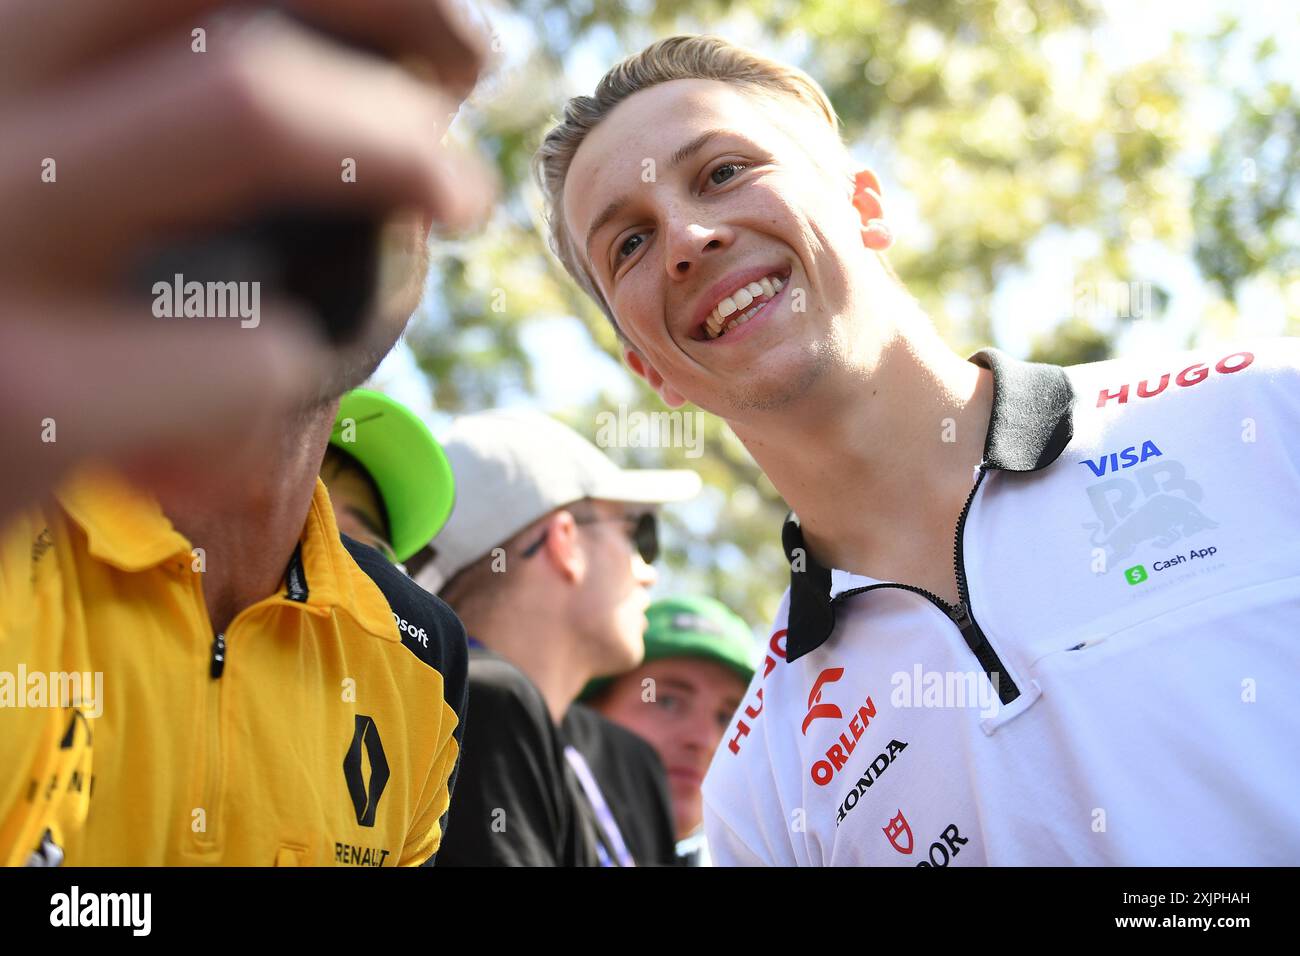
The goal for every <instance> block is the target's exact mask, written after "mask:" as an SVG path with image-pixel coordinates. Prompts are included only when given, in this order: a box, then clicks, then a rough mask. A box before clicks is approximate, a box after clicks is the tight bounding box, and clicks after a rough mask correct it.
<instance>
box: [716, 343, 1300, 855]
mask: <svg viewBox="0 0 1300 956" xmlns="http://www.w3.org/2000/svg"><path fill="white" fill-rule="evenodd" d="M971 361H974V362H976V363H978V364H980V365H983V366H986V367H988V368H990V369H991V370H992V372H993V376H994V398H993V408H992V415H991V418H990V422H989V434H988V440H987V442H986V445H985V450H984V461H983V463H982V464H981V466H980V467H979V469H977V471H976V476H975V477H976V481H975V483H974V488H973V492H972V496H971V498H970V501H969V503H968V505H967V509H966V512H965V513H964V515H963V520H962V522H961V523H959V526H958V528H957V530H956V540H955V549H954V550H955V551H956V562H955V563H956V565H957V568H956V570H957V574H958V582H959V589H960V591H961V594H962V597H963V601H962V606H961V607H957V608H953V607H950V606H948V605H946V603H945V602H943V601H942V600H941V599H939V598H937V597H935V596H933V595H927V594H924V593H920V592H919V591H917V590H916V589H911V590H909V589H906V588H905V587H904V586H900V585H899V584H893V583H887V582H881V581H877V580H874V579H871V578H867V577H863V576H862V575H859V574H853V573H850V572H848V571H843V570H838V569H828V568H824V567H822V566H820V565H818V564H817V562H816V561H815V560H814V559H813V557H812V556H811V555H808V554H807V553H806V552H805V551H803V539H802V535H801V533H800V529H799V524H798V519H797V518H796V517H794V516H793V515H792V516H791V517H790V518H789V519H788V520H787V522H786V527H785V530H784V535H783V538H784V543H785V547H786V552H787V557H788V558H789V559H790V561H791V567H792V569H793V571H792V574H791V584H790V588H789V589H788V590H787V592H786V594H785V596H784V598H783V599H782V602H781V606H780V610H779V611H778V613H777V618H776V622H775V625H774V627H773V631H772V636H771V639H770V642H769V647H768V656H767V659H766V661H765V663H764V665H763V666H762V667H760V668H759V670H758V673H757V674H756V675H755V678H754V681H753V683H752V684H751V685H750V687H749V690H748V692H747V695H746V700H745V702H744V703H742V705H741V708H740V710H739V711H738V712H737V714H736V716H735V717H734V718H733V722H732V726H731V729H730V730H729V731H728V732H727V734H726V736H725V738H724V740H723V742H722V744H721V746H720V747H719V749H718V751H717V753H716V754H715V755H714V758H713V762H712V765H711V766H710V769H709V773H708V776H707V777H706V779H705V782H704V812H705V827H706V832H707V834H708V839H709V844H710V847H711V849H712V852H713V857H714V860H715V862H716V863H718V864H720V865H729V864H731V865H734V864H774V865H796V864H798V865H805V864H811V865H817V864H829V865H871V866H948V865H958V864H960V865H978V864H999V865H1000V864H1027V865H1039V864H1083V865H1097V864H1116V865H1192V864H1197V865H1230V864H1243V865H1254V864H1269V865H1282V864H1286V865H1296V864H1300V341H1297V340H1274V341H1268V342H1262V343H1255V344H1251V345H1247V346H1244V347H1240V348H1236V347H1228V348H1213V349H1207V350H1202V351H1198V352H1192V353H1185V354H1182V355H1174V356H1167V357H1159V358H1155V359H1151V358H1142V359H1132V360H1117V361H1110V362H1101V363H1097V364H1094V365H1084V366H1077V367H1074V368H1069V369H1060V368H1057V367H1055V366H1046V365H1036V364H1030V363H1025V362H1020V361H1016V360H1014V359H1011V358H1009V357H1007V356H1006V355H1004V354H1002V353H1000V352H998V351H996V350H992V349H990V350H986V351H983V352H980V353H977V354H976V355H975V356H973V357H972V359H971ZM864 506H865V505H864ZM846 507H847V506H846ZM995 687H996V690H995Z"/></svg>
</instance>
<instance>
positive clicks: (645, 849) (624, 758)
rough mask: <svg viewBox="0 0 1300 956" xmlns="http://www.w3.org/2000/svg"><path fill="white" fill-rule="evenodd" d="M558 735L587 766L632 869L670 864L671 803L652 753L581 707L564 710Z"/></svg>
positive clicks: (626, 732) (665, 780) (672, 843)
mask: <svg viewBox="0 0 1300 956" xmlns="http://www.w3.org/2000/svg"><path fill="white" fill-rule="evenodd" d="M560 731H561V733H562V734H563V736H564V738H565V739H566V740H568V742H569V743H571V744H573V746H574V747H576V748H577V749H578V752H579V753H581V754H582V756H583V757H584V758H585V759H586V761H587V765H588V766H590V767H591V773H592V776H593V777H595V778H596V783H597V784H599V785H600V791H601V793H602V794H603V795H604V797H605V801H606V802H607V803H608V805H609V809H610V813H611V814H612V815H613V817H614V821H615V822H616V823H617V824H618V828H619V831H620V832H621V833H622V836H623V841H624V842H625V843H626V844H627V848H628V851H629V852H630V853H631V854H632V859H634V860H635V861H636V864H637V866H673V865H676V864H677V862H678V861H677V856H676V850H675V840H674V830H673V812H672V799H671V797H670V796H669V793H668V778H667V776H666V774H665V773H664V765H663V762H662V761H660V759H659V754H658V753H656V752H655V749H654V748H653V747H652V746H650V744H649V743H647V742H646V741H645V740H644V739H642V738H641V737H639V736H637V735H636V734H634V733H632V731H630V730H627V729H626V728H624V727H620V726H619V725H618V724H616V723H614V722H613V721H610V720H607V719H606V718H605V717H603V716H602V715H601V714H599V713H597V712H596V711H594V710H592V709H591V708H590V707H588V706H586V705H585V704H574V705H573V706H572V707H570V708H569V712H568V713H567V714H565V715H564V722H563V723H562V724H561V725H560Z"/></svg>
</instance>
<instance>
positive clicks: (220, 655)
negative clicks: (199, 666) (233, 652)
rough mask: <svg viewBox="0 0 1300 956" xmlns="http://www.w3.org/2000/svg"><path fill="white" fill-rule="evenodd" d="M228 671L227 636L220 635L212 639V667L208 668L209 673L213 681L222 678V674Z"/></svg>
mask: <svg viewBox="0 0 1300 956" xmlns="http://www.w3.org/2000/svg"><path fill="white" fill-rule="evenodd" d="M225 669H226V635H225V634H218V635H217V636H216V637H214V638H213V639H212V666H211V667H209V668H208V673H209V674H210V675H211V677H212V679H213V680H216V679H217V678H219V677H220V676H221V672H222V671H223V670H225Z"/></svg>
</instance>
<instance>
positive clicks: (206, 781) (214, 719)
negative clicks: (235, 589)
mask: <svg viewBox="0 0 1300 956" xmlns="http://www.w3.org/2000/svg"><path fill="white" fill-rule="evenodd" d="M194 589H195V595H196V597H197V598H198V607H199V619H200V621H202V625H203V626H209V625H208V608H207V601H206V600H205V599H204V597H203V585H202V584H201V583H200V581H199V578H198V576H197V575H195V576H194ZM228 653H229V652H228V649H227V640H226V635H225V632H220V633H217V634H215V635H213V638H212V646H211V649H210V652H209V657H208V680H207V687H206V688H205V689H204V693H203V697H204V712H203V726H204V735H203V738H202V739H203V740H204V747H203V757H202V762H203V771H202V787H203V789H202V790H200V791H199V794H198V802H197V804H196V807H197V808H201V809H202V810H203V830H201V831H198V832H196V831H194V830H193V828H192V827H193V823H194V820H193V819H191V821H190V824H191V831H190V832H191V835H192V837H193V839H194V842H195V843H196V844H198V847H199V849H200V850H202V851H204V852H211V851H212V850H213V849H214V848H215V847H216V846H217V845H219V842H220V832H219V830H218V823H219V822H220V821H219V819H218V804H219V803H220V798H221V793H220V791H221V766H222V763H221V688H222V684H223V682H222V680H221V675H222V674H223V673H224V672H225V669H226V656H227V654H228Z"/></svg>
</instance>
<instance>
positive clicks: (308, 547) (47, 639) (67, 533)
mask: <svg viewBox="0 0 1300 956" xmlns="http://www.w3.org/2000/svg"><path fill="white" fill-rule="evenodd" d="M203 566H204V561H203V555H202V553H201V552H200V551H199V550H198V549H194V550H192V549H191V544H190V542H189V541H187V540H186V539H185V538H184V537H183V536H182V535H181V534H180V533H178V532H177V531H176V530H175V529H174V528H173V527H172V525H171V523H170V522H169V521H168V520H167V518H166V517H165V516H164V515H163V513H162V511H161V509H160V508H159V507H158V505H157V503H156V502H155V501H154V500H153V499H152V498H150V497H147V496H144V495H141V494H139V493H138V492H136V491H134V490H133V489H132V488H130V487H128V486H127V485H125V484H123V483H122V482H121V481H120V480H118V479H116V478H114V477H113V476H111V475H108V474H104V473H101V474H95V475H89V474H85V475H82V476H79V477H78V478H76V479H74V480H73V481H71V482H70V483H69V484H68V485H67V486H65V487H64V488H63V489H62V490H61V491H60V492H58V493H57V494H56V495H55V496H54V500H52V501H51V502H49V503H47V504H45V505H43V506H40V507H38V508H34V509H31V510H28V511H25V512H23V513H21V514H20V515H19V516H18V517H17V518H16V519H15V520H13V521H11V522H9V524H8V525H7V526H6V527H5V528H4V529H3V530H0V863H4V864H6V865H11V866H12V865H23V864H27V863H37V864H49V863H54V862H64V863H67V864H70V865H187V864H198V865H202V864H221V865H235V866H263V865H265V866H269V865H353V866H355V865H360V866H367V865H370V866H379V865H387V866H392V865H413V864H420V863H425V862H428V861H430V860H431V858H432V857H433V855H434V854H435V852H436V851H437V849H438V847H439V845H440V843H441V839H442V831H443V820H444V818H445V814H446V813H447V809H448V806H449V804H450V798H451V789H452V786H453V784H454V773H455V769H456V764H457V758H458V755H459V746H460V744H459V741H460V736H461V723H462V719H463V714H464V710H465V704H466V691H467V683H466V646H465V632H464V629H463V628H462V627H461V625H460V622H459V621H458V620H457V619H456V617H455V615H454V614H452V612H451V611H450V609H448V608H447V606H446V605H445V604H443V603H442V602H440V601H438V599H437V598H434V597H432V596H431V595H429V594H428V593H426V592H425V591H424V590H423V589H421V588H419V587H418V586H417V585H415V584H414V583H413V582H411V581H410V580H409V579H408V578H406V577H405V576H404V575H402V574H401V573H400V572H399V571H397V570H396V569H395V568H393V567H392V566H391V565H389V564H388V563H387V562H385V561H384V560H383V559H382V558H381V557H380V556H379V555H378V553H377V552H374V551H372V550H371V549H369V548H366V547H364V546H362V545H359V544H356V543H355V542H351V541H346V543H345V541H344V540H341V539H340V537H339V533H338V528H337V526H336V525H335V522H334V513H333V510H332V509H331V507H330V501H329V496H328V494H327V493H326V491H325V486H324V485H323V484H321V483H320V482H318V483H317V486H316V491H315V494H314V496H313V498H312V502H311V507H310V510H309V512H308V515H307V520H306V522H305V524H304V527H303V533H302V537H301V539H300V542H299V547H298V549H297V551H296V553H295V554H294V558H293V560H292V561H291V562H290V564H289V567H288V568H287V569H286V572H285V579H284V583H283V585H282V588H281V590H280V591H279V592H278V593H276V594H274V595H271V596H269V597H267V598H265V599H263V600H262V601H259V602H258V603H256V604H254V605H253V606H252V607H249V608H246V609H245V610H244V611H242V612H240V614H239V615H238V616H237V617H236V618H235V619H234V621H232V622H231V624H230V626H229V627H228V628H227V629H226V631H225V633H224V635H222V636H221V637H217V638H214V636H213V634H212V629H211V625H210V623H209V621H208V616H207V612H206V610H205V609H204V602H203V590H202V582H201V578H200V574H201V573H202V568H203Z"/></svg>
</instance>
